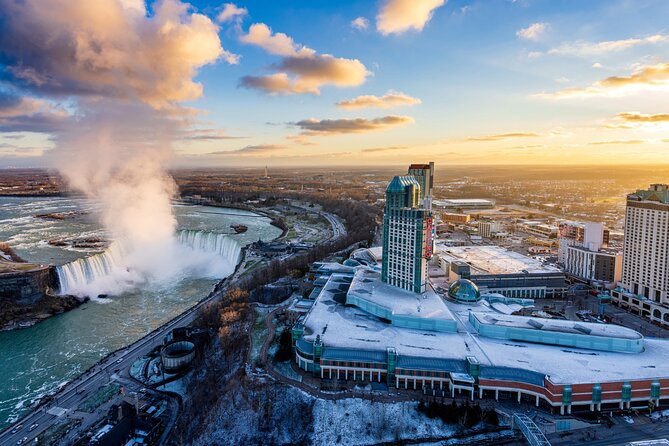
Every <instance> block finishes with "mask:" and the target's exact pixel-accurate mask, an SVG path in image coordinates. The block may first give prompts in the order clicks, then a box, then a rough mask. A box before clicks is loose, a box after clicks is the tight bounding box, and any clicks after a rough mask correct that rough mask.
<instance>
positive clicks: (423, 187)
mask: <svg viewBox="0 0 669 446" xmlns="http://www.w3.org/2000/svg"><path fill="white" fill-rule="evenodd" d="M407 175H411V176H413V177H414V178H415V179H416V181H418V185H419V186H420V205H421V207H423V208H425V209H428V210H432V190H433V189H434V162H432V161H430V163H429V164H412V165H410V166H409V170H408V171H407Z"/></svg>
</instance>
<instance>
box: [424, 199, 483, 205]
mask: <svg viewBox="0 0 669 446" xmlns="http://www.w3.org/2000/svg"><path fill="white" fill-rule="evenodd" d="M432 203H433V204H435V205H437V206H455V205H459V206H463V205H465V206H466V205H468V204H469V205H486V206H487V205H490V206H492V205H494V204H495V202H494V201H492V200H487V199H485V198H444V199H442V200H434V201H433V202H432Z"/></svg>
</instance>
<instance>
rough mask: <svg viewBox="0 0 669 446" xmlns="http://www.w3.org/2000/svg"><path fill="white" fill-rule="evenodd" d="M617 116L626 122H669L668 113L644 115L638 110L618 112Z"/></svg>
mask: <svg viewBox="0 0 669 446" xmlns="http://www.w3.org/2000/svg"><path fill="white" fill-rule="evenodd" d="M616 117H617V118H619V119H621V120H623V121H626V122H635V123H636V122H669V113H657V114H654V115H646V114H643V113H639V112H624V113H618V114H617V115H616Z"/></svg>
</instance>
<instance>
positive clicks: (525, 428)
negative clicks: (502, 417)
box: [513, 413, 551, 446]
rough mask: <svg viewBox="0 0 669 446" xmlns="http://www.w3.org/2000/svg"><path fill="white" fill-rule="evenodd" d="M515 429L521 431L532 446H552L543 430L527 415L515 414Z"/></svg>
mask: <svg viewBox="0 0 669 446" xmlns="http://www.w3.org/2000/svg"><path fill="white" fill-rule="evenodd" d="M513 427H514V428H516V429H520V431H521V432H522V433H523V435H524V436H525V438H526V439H527V442H528V443H529V444H530V445H531V446H551V443H550V442H549V441H548V439H547V438H546V436H545V435H544V433H543V432H541V429H539V427H538V426H537V425H536V424H535V423H534V421H532V419H531V418H530V417H528V416H527V415H523V414H519V413H514V414H513Z"/></svg>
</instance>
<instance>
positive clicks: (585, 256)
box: [564, 246, 623, 288]
mask: <svg viewBox="0 0 669 446" xmlns="http://www.w3.org/2000/svg"><path fill="white" fill-rule="evenodd" d="M622 266H623V258H622V254H618V253H614V252H607V251H591V250H589V249H587V248H585V247H580V246H569V247H567V255H566V256H565V264H564V271H565V273H567V274H568V275H569V276H573V277H575V278H578V279H581V280H584V281H587V282H604V283H606V284H610V288H613V286H614V285H615V284H616V283H617V282H620V280H621V279H622Z"/></svg>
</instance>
